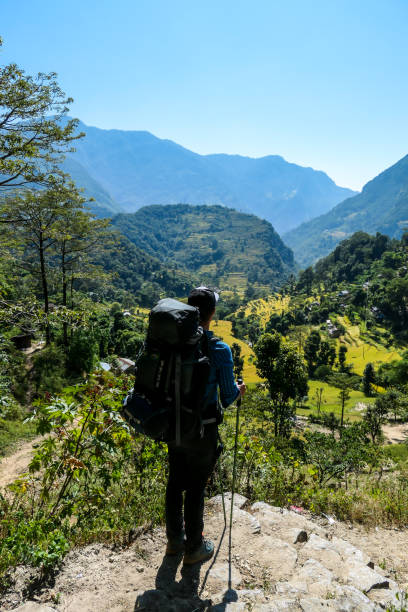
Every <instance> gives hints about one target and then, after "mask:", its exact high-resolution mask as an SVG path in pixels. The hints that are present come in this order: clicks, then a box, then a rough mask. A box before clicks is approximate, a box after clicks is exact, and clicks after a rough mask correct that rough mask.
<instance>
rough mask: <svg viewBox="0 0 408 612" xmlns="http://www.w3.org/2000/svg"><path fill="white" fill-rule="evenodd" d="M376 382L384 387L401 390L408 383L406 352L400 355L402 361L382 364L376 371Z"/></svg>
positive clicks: (407, 356)
mask: <svg viewBox="0 0 408 612" xmlns="http://www.w3.org/2000/svg"><path fill="white" fill-rule="evenodd" d="M378 380H379V383H380V384H381V385H383V386H384V387H389V386H392V387H396V388H399V389H401V390H403V389H404V388H405V387H406V385H407V381H408V351H405V353H404V354H403V355H402V359H398V360H395V361H391V363H382V364H381V365H380V367H379V369H378Z"/></svg>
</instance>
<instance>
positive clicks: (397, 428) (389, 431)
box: [382, 423, 408, 444]
mask: <svg viewBox="0 0 408 612" xmlns="http://www.w3.org/2000/svg"><path fill="white" fill-rule="evenodd" d="M382 428H383V433H384V436H385V439H386V440H388V441H389V442H391V443H392V444H400V443H401V442H405V440H406V439H407V437H408V423H397V424H395V425H392V424H391V423H389V424H387V425H383V426H382Z"/></svg>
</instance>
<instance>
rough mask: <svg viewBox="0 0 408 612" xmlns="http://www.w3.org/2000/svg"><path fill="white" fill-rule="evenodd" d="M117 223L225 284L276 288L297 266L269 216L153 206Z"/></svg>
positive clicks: (154, 250)
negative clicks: (266, 218)
mask: <svg viewBox="0 0 408 612" xmlns="http://www.w3.org/2000/svg"><path fill="white" fill-rule="evenodd" d="M113 224H114V225H115V227H117V228H118V229H119V230H120V231H121V232H122V233H123V234H124V235H125V236H126V237H127V238H129V240H131V241H132V242H133V243H134V244H136V245H137V246H139V247H140V248H142V249H143V250H145V251H146V252H147V253H149V254H150V255H152V256H155V257H158V258H160V260H161V261H162V262H163V263H165V264H166V265H177V266H178V267H182V268H184V269H186V270H189V271H191V272H193V273H194V274H196V275H198V276H199V277H200V279H201V280H202V282H212V283H216V284H219V285H220V287H223V288H231V287H233V286H238V287H241V288H245V287H246V286H247V284H249V285H251V286H253V287H255V288H256V287H261V286H262V287H265V286H266V287H269V288H276V287H277V286H279V285H280V284H282V282H283V281H284V280H285V279H287V278H288V277H289V275H290V274H291V273H293V272H294V271H295V263H294V259H293V254H292V251H291V250H290V249H289V248H288V247H287V246H285V245H284V244H283V242H282V240H281V239H280V238H279V236H278V234H277V233H276V232H275V230H274V229H273V227H272V225H271V224H270V223H269V222H268V221H264V220H261V219H259V218H257V217H255V216H254V215H246V214H244V213H239V212H237V211H235V210H231V209H229V208H225V207H222V206H188V205H185V204H179V205H176V206H148V207H144V208H142V209H140V210H139V211H137V212H136V213H134V214H128V215H124V214H122V215H118V216H117V217H115V218H114V219H113Z"/></svg>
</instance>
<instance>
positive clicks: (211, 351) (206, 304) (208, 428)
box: [166, 287, 245, 565]
mask: <svg viewBox="0 0 408 612" xmlns="http://www.w3.org/2000/svg"><path fill="white" fill-rule="evenodd" d="M218 297H219V296H218V294H217V293H216V292H215V291H213V290H211V289H209V288H208V287H197V288H196V289H193V290H192V291H191V293H190V295H189V297H188V304H189V305H190V306H194V307H196V308H198V310H199V313H200V325H201V326H202V328H203V330H204V336H203V342H204V343H205V344H206V346H207V353H208V357H209V361H210V370H209V375H208V378H207V383H206V386H205V389H204V397H203V398H202V399H203V401H202V406H203V412H202V415H201V423H202V425H201V428H200V431H197V432H196V434H195V435H194V436H193V437H192V438H191V439H190V440H186V441H184V440H183V441H182V444H175V443H169V445H168V447H169V451H168V456H169V479H168V483H167V489H166V532H167V548H166V554H168V555H176V554H180V553H182V552H184V564H185V565H192V564H194V563H198V562H202V561H206V560H207V559H210V558H211V557H212V555H213V553H214V545H213V543H212V542H211V541H210V540H207V539H204V538H203V533H202V532H203V527H204V523H203V513H204V490H205V486H206V483H207V480H208V478H209V476H210V475H211V473H212V471H213V469H214V466H215V464H216V461H217V457H218V424H219V423H221V421H222V408H226V407H227V406H229V405H230V404H232V402H234V401H235V400H236V399H237V398H238V396H239V395H241V396H243V395H244V393H245V384H244V383H242V384H237V383H236V382H235V379H234V372H233V360H232V354H231V349H230V347H229V346H228V345H227V344H226V343H225V342H222V341H221V340H220V339H218V338H215V337H214V335H213V332H211V331H210V324H211V321H212V318H213V316H214V313H215V308H216V304H217V301H218ZM218 395H219V398H220V400H221V404H222V408H221V407H220V406H219V399H218ZM183 491H185V499H184V518H183Z"/></svg>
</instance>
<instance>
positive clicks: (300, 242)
mask: <svg viewBox="0 0 408 612" xmlns="http://www.w3.org/2000/svg"><path fill="white" fill-rule="evenodd" d="M407 226H408V155H407V156H406V157H403V158H402V159H401V160H400V161H398V162H397V163H396V164H394V165H393V166H391V168H388V169H387V170H385V171H384V172H382V173H381V174H379V175H378V176H377V177H376V178H374V179H373V180H372V181H370V182H369V183H367V184H366V185H365V186H364V188H363V191H362V192H361V193H359V194H358V195H356V196H354V197H352V198H349V199H347V200H345V201H344V202H341V203H340V204H338V205H337V206H335V207H334V208H333V210H331V211H329V212H328V213H326V214H324V215H322V216H320V217H317V218H316V219H312V220H311V221H308V222H306V223H303V224H302V225H301V226H300V227H298V228H296V229H294V230H292V231H290V232H288V233H286V234H285V236H284V240H285V242H286V244H288V245H289V246H290V247H291V248H292V249H293V251H294V253H295V257H296V260H297V261H298V262H299V264H300V265H301V266H302V267H303V266H308V265H310V264H311V263H314V262H315V261H317V259H319V257H322V256H324V255H327V254H328V253H330V251H331V250H332V249H333V248H334V247H335V246H336V244H338V243H339V242H340V241H341V240H343V239H344V238H347V237H348V236H350V235H351V234H353V233H354V232H356V231H360V230H361V231H364V232H368V233H371V234H375V233H376V232H381V233H383V234H387V235H388V236H390V237H391V238H393V237H396V238H399V237H401V235H402V233H403V231H404V228H406V227H407Z"/></svg>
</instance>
